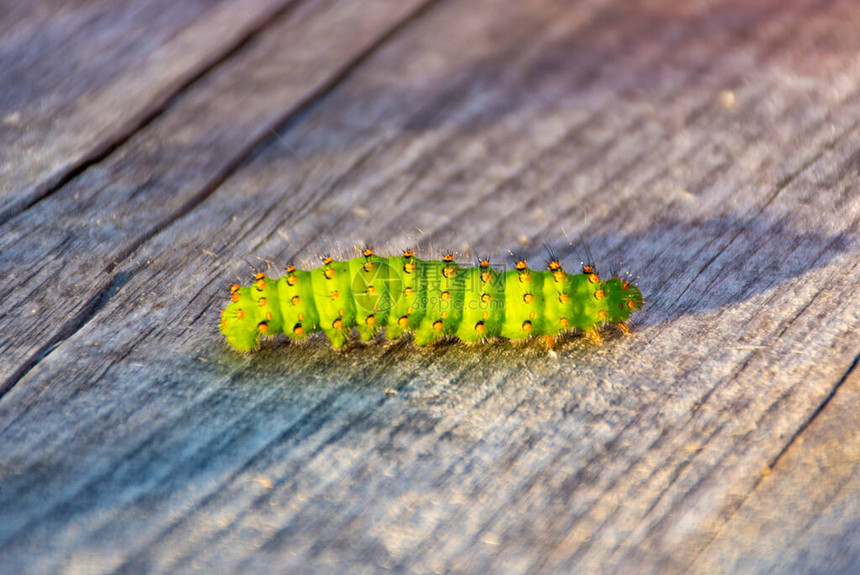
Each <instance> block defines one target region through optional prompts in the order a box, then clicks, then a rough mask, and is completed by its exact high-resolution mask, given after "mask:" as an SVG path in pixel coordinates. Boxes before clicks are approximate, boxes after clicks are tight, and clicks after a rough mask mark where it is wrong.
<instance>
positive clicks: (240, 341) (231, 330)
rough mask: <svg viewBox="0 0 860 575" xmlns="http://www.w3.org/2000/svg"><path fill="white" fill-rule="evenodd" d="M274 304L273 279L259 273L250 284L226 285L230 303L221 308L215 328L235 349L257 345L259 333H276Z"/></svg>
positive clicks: (277, 316)
mask: <svg viewBox="0 0 860 575" xmlns="http://www.w3.org/2000/svg"><path fill="white" fill-rule="evenodd" d="M277 308H278V292H277V288H276V287H275V282H274V280H272V279H271V278H267V277H266V276H265V274H263V273H259V274H257V275H255V276H254V283H253V284H252V285H251V286H249V287H239V286H238V285H234V286H233V287H231V288H230V303H229V304H227V307H226V308H225V309H224V311H222V312H221V323H220V324H219V325H218V328H219V329H220V330H221V333H223V334H224V337H226V338H227V341H228V342H229V343H230V344H231V345H232V346H233V347H235V348H236V349H238V350H239V351H253V350H255V349H257V347H259V342H260V338H261V337H266V336H269V335H273V334H276V333H280V331H281V329H282V326H281V318H280V314H279V313H278V311H277Z"/></svg>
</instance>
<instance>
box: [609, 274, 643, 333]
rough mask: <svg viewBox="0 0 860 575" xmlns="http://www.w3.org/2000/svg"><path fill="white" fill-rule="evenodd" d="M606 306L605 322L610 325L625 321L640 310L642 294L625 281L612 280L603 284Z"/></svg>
mask: <svg viewBox="0 0 860 575" xmlns="http://www.w3.org/2000/svg"><path fill="white" fill-rule="evenodd" d="M603 289H604V293H605V294H606V300H607V304H608V309H607V317H606V320H607V321H609V322H610V323H619V322H623V321H627V318H629V317H630V314H632V313H633V312H634V311H637V310H639V309H641V308H642V292H640V291H639V288H637V287H636V286H634V285H632V284H630V282H628V281H626V280H620V279H618V278H612V279H609V280H607V281H605V282H603Z"/></svg>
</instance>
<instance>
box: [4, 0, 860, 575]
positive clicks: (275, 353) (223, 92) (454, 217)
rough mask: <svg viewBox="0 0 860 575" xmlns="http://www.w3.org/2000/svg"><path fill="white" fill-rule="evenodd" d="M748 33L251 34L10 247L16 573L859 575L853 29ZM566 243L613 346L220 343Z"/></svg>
mask: <svg viewBox="0 0 860 575" xmlns="http://www.w3.org/2000/svg"><path fill="white" fill-rule="evenodd" d="M750 4H752V3H746V2H729V1H722V0H721V1H717V0H714V1H707V2H699V3H690V4H687V5H684V6H679V5H678V4H677V3H674V2H670V1H669V0H656V1H647V2H645V1H643V2H635V3H631V2H624V3H622V2H613V1H608V0H607V1H600V0H591V1H587V2H578V3H573V4H570V3H566V2H553V1H549V0H545V1H540V2H528V3H523V2H513V1H510V0H507V1H506V0H498V1H492V2H491V1H475V2H435V3H432V4H426V5H423V4H419V3H418V2H415V3H412V4H410V5H406V4H402V3H397V4H394V3H390V2H384V1H380V2H378V3H375V4H373V5H372V6H371V5H369V4H368V3H362V5H361V7H357V6H358V5H357V4H355V3H349V2H302V3H299V4H296V5H295V6H294V7H292V8H291V9H290V10H288V11H286V12H285V13H284V14H282V15H281V16H280V17H278V18H274V19H273V20H272V21H271V22H267V23H266V25H265V26H263V27H262V28H261V30H260V31H259V33H258V34H257V36H256V37H255V38H254V40H253V41H251V42H248V43H247V44H246V45H244V46H243V47H242V48H241V49H238V50H235V51H234V52H233V53H230V54H229V55H227V56H225V57H224V59H223V62H220V63H218V64H217V65H214V66H212V69H211V70H207V71H206V72H205V73H203V74H202V75H201V76H200V78H199V79H197V80H195V81H194V82H193V83H192V84H191V85H189V86H188V87H185V88H182V89H181V93H180V95H179V96H178V97H176V98H175V99H174V100H171V102H170V104H169V105H167V106H166V108H165V109H164V110H163V111H161V112H159V113H158V115H157V116H155V117H153V118H152V119H151V121H149V122H148V123H147V125H146V126H144V127H142V128H140V129H136V130H135V131H134V134H133V135H132V136H131V137H130V138H128V139H127V141H123V142H120V143H118V144H117V145H116V148H115V149H113V150H111V151H110V152H109V153H108V154H107V155H106V157H105V158H104V159H103V160H100V161H98V162H95V163H93V164H92V165H91V166H89V167H88V169H86V171H83V172H82V173H80V174H77V175H75V177H73V178H72V179H71V180H70V181H69V182H67V183H64V184H63V185H62V186H60V187H59V188H57V189H56V190H55V191H54V192H52V193H51V194H50V195H49V196H48V197H46V198H45V199H44V200H42V201H40V202H38V203H36V204H34V205H32V206H30V207H28V208H26V209H23V210H22V211H21V212H20V213H19V214H17V215H16V216H14V217H13V218H11V219H9V220H8V221H6V222H5V223H3V224H2V226H3V227H2V235H0V254H2V255H0V270H2V273H0V278H2V280H0V295H2V296H3V297H2V300H0V301H2V302H3V304H2V305H3V307H2V314H0V332H2V333H4V334H11V335H10V336H9V338H8V340H6V341H3V340H0V349H2V350H3V357H4V359H7V358H8V360H7V361H6V362H4V364H3V365H2V367H0V375H2V381H4V382H5V383H4V387H3V390H4V391H5V394H4V395H3V396H2V398H1V399H0V430H2V431H0V436H2V438H3V439H2V441H0V510H2V511H0V519H2V520H0V564H2V565H4V566H9V567H8V568H9V569H12V570H14V572H32V573H56V572H65V573H77V572H88V573H89V572H119V573H141V572H170V573H183V572H198V571H206V572H216V573H221V572H223V573H233V572H296V571H300V572H332V571H343V572H368V573H370V572H379V571H395V572H409V573H412V572H415V573H425V572H426V573H444V572H452V573H459V572H467V573H474V572H513V573H533V572H551V573H570V572H585V573H590V572H637V573H641V572H683V571H694V572H709V573H712V572H726V573H735V572H739V571H741V572H767V571H772V570H777V571H800V572H845V573H849V572H852V571H853V570H856V568H857V565H858V564H860V553H858V549H860V548H858V545H857V536H856V534H857V525H858V521H860V516H858V509H857V505H856V504H854V501H855V500H856V499H857V496H858V484H857V481H856V476H857V464H858V459H857V449H856V447H857V446H856V445H855V444H856V443H857V437H858V425H857V418H856V415H855V413H856V410H857V401H858V398H857V390H856V387H857V385H856V382H857V377H856V373H857V372H856V365H857V362H858V357H860V336H858V335H857V334H858V330H857V328H858V324H860V312H858V309H860V306H858V303H860V301H858V299H860V297H859V296H858V295H857V290H856V286H857V285H858V280H860V270H858V262H860V249H858V237H857V235H858V234H857V230H858V217H860V198H858V180H860V177H858V171H860V163H858V161H857V158H858V150H860V126H858V121H857V118H858V117H860V115H858V113H860V102H858V90H860V67H858V66H859V65H858V60H857V58H856V55H857V53H858V49H860V40H858V38H857V35H856V33H855V31H856V29H857V26H858V24H860V9H858V8H857V7H856V6H855V5H853V4H852V3H850V2H847V1H843V2H832V1H821V0H808V1H806V0H792V1H790V2H785V1H776V0H774V1H771V2H758V3H754V5H750ZM21 17H22V18H23V16H21ZM2 28H3V24H0V29H2ZM33 89H34V90H37V88H36V87H34V88H33ZM272 128H274V130H275V133H272V132H270V129H272ZM580 237H585V238H587V240H588V243H589V244H590V246H591V249H592V251H593V252H594V253H595V255H596V259H597V262H598V266H599V270H600V271H601V273H604V274H605V273H608V272H609V270H611V269H614V270H616V271H622V272H625V271H630V272H632V273H634V274H636V276H637V277H638V281H639V283H640V284H642V286H643V291H644V293H645V296H646V307H645V308H644V309H643V311H642V313H641V315H640V316H639V319H638V320H637V321H636V322H634V330H633V334H632V335H630V336H626V337H622V336H621V335H620V334H615V333H608V334H607V335H608V337H607V341H606V342H605V343H604V344H603V345H602V346H595V345H593V344H590V343H588V342H587V341H586V340H585V339H584V338H580V337H575V336H574V337H570V338H567V339H565V340H563V341H561V342H560V343H559V345H558V347H557V349H556V350H555V353H554V354H550V353H548V352H547V350H546V349H545V348H544V347H542V346H541V345H540V344H539V343H537V342H534V343H532V344H526V345H516V344H512V343H509V342H490V343H487V344H485V345H474V346H468V345H463V344H456V343H452V344H445V345H438V346H435V347H432V348H429V349H423V348H417V347H416V346H414V345H412V344H411V343H410V342H409V341H408V340H407V341H402V342H396V343H383V342H377V343H374V344H371V345H367V346H361V345H358V344H356V345H354V346H352V347H351V348H350V349H348V350H346V351H345V352H335V351H333V350H331V349H330V348H329V347H328V346H327V345H325V343H324V341H322V340H320V339H317V340H314V341H312V342H309V343H308V344H307V345H288V344H287V343H286V342H285V341H283V340H280V339H276V340H273V341H271V342H268V343H267V344H266V345H265V346H264V347H263V349H262V350H261V351H260V352H259V353H257V354H253V355H245V356H242V355H237V354H235V353H233V352H232V351H231V350H229V349H227V348H226V346H225V345H224V343H223V341H222V339H221V337H220V335H219V334H218V333H217V329H216V327H215V326H216V324H217V322H218V314H219V312H220V309H221V308H222V306H223V305H224V304H225V303H226V300H227V297H228V296H227V288H228V286H229V285H230V284H231V283H233V282H234V281H237V280H239V281H241V282H242V283H247V281H248V278H249V277H250V275H251V273H252V271H254V270H262V269H266V268H267V267H270V266H280V265H283V264H286V263H288V262H294V263H296V264H298V265H304V266H313V265H316V261H317V260H316V258H318V257H319V256H320V255H323V254H327V253H331V254H333V255H336V256H340V257H347V256H349V255H351V254H352V253H353V251H352V250H353V248H354V246H356V245H358V246H361V245H364V244H365V243H372V244H374V246H375V247H376V249H377V251H379V252H383V253H386V252H388V251H391V252H393V251H395V250H399V249H401V248H402V247H404V246H406V245H413V244H419V245H420V248H421V253H422V254H424V255H428V256H435V255H437V254H438V252H439V250H441V249H445V248H450V249H457V250H460V252H459V253H460V256H461V259H464V260H466V259H470V258H473V257H474V256H475V255H477V254H480V255H487V256H490V257H491V258H493V259H494V260H495V261H505V260H506V257H507V256H506V250H507V249H511V250H516V251H518V252H521V254H522V255H524V256H525V257H528V258H530V259H531V261H532V262H537V261H539V260H540V259H541V258H542V257H544V248H543V246H542V242H547V243H548V245H549V247H550V248H551V249H553V250H554V251H556V252H557V253H558V254H559V255H560V256H561V257H562V258H563V259H564V261H565V262H566V263H568V264H569V265H571V266H575V265H576V264H577V263H578V261H579V258H580V257H582V254H581V251H582V250H581V248H580V247H578V245H577V244H578V238H580ZM258 258H259V259H258ZM34 261H36V262H38V263H37V264H35V265H33V264H32V262H34ZM508 261H509V259H508ZM271 273H273V274H274V273H277V272H275V271H274V270H273V271H272V272H271ZM33 309H35V310H36V311H35V312H33V311H32V310H33Z"/></svg>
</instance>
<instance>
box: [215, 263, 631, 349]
mask: <svg viewBox="0 0 860 575" xmlns="http://www.w3.org/2000/svg"><path fill="white" fill-rule="evenodd" d="M641 307H642V294H641V293H640V291H639V290H638V289H637V288H636V287H635V286H633V285H630V284H629V283H628V282H626V281H622V280H620V279H618V278H612V279H609V280H606V281H601V280H600V278H599V277H598V275H597V274H596V273H594V270H593V268H592V267H591V266H584V267H583V273H578V274H570V273H568V272H566V271H565V270H564V269H563V268H562V266H561V265H560V264H559V263H558V262H557V261H552V262H550V264H549V269H547V270H544V271H537V270H533V269H530V268H529V267H528V266H527V265H526V262H525V261H519V262H517V264H516V266H515V267H514V269H510V270H497V269H494V268H493V267H491V266H490V263H489V261H488V260H481V261H480V262H479V265H478V266H476V267H462V266H460V265H458V264H457V263H456V262H455V261H454V259H453V257H451V256H450V255H446V256H445V257H444V258H443V259H441V260H421V259H419V258H416V257H415V256H414V254H413V252H412V251H411V250H407V251H406V252H404V254H403V255H401V256H392V257H387V258H386V257H380V256H377V255H375V254H373V252H372V251H371V250H369V249H368V250H365V251H364V253H363V254H362V255H361V256H359V257H356V258H352V259H350V260H348V261H335V260H333V259H331V258H325V259H324V260H323V265H322V266H320V267H318V268H315V269H313V270H310V271H303V270H297V269H296V268H295V267H293V266H290V267H288V268H287V273H286V274H285V275H284V276H282V277H281V278H279V279H274V278H270V277H267V276H265V274H262V273H259V274H257V275H256V276H255V277H254V282H253V284H252V285H251V286H247V287H240V286H238V285H234V286H233V287H232V288H231V299H230V303H229V304H228V305H227V307H226V309H224V311H223V312H222V313H221V323H220V326H219V327H220V330H221V332H222V333H223V334H224V335H225V337H226V338H227V341H228V342H229V343H230V345H232V346H233V347H234V348H236V349H237V350H240V351H251V350H254V349H256V348H257V347H258V345H259V341H260V338H262V337H267V336H271V335H275V334H278V333H285V334H286V335H287V336H289V337H290V338H293V339H303V338H305V337H307V336H309V335H310V334H312V333H316V332H319V331H321V332H323V333H324V334H325V335H326V336H327V337H328V339H329V340H330V341H331V344H332V346H334V347H341V346H342V345H343V344H345V343H346V342H347V341H348V340H349V335H350V333H351V332H352V330H353V329H355V330H356V331H357V332H358V333H359V336H360V337H361V339H363V340H371V339H373V338H374V337H376V336H377V334H378V333H379V332H380V330H383V329H384V330H385V333H386V335H387V336H388V337H389V338H391V339H397V338H399V337H401V336H402V335H403V334H404V333H406V332H411V333H412V334H413V337H414V340H415V343H417V344H418V345H427V344H430V343H433V342H434V341H438V340H440V339H443V338H450V337H456V338H458V339H460V340H462V341H466V342H479V341H484V340H487V339H491V338H495V337H503V338H508V339H522V338H526V337H532V336H540V335H542V336H546V337H547V338H548V341H551V340H552V339H553V338H554V337H555V336H557V335H559V334H562V333H564V332H567V331H570V330H572V329H580V330H582V331H586V332H591V333H592V334H594V337H595V339H596V340H598V341H599V332H598V331H597V327H598V326H601V325H603V324H606V323H611V324H615V325H618V326H619V327H620V328H621V329H623V330H624V331H627V326H626V324H625V323H624V322H626V321H627V319H628V318H629V317H630V314H632V313H633V312H635V311H636V310H638V309H640V308H641Z"/></svg>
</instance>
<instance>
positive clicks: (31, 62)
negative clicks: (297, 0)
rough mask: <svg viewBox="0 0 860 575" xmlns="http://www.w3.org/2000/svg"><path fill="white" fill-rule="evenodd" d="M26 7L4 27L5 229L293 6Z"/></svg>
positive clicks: (1, 175) (1, 147) (146, 2)
mask: <svg viewBox="0 0 860 575" xmlns="http://www.w3.org/2000/svg"><path fill="white" fill-rule="evenodd" d="M18 4H19V5H18V6H14V7H11V9H7V8H6V7H4V10H3V16H2V18H0V26H2V27H3V30H4V32H3V34H2V40H0V85H2V86H3V87H4V89H3V94H2V97H0V125H2V127H3V129H2V130H0V223H2V222H5V221H6V220H8V219H9V218H10V217H13V216H14V215H16V214H18V213H20V212H21V211H22V210H23V209H26V208H27V207H28V206H30V205H32V204H33V203H34V202H36V201H38V200H39V199H41V198H44V197H45V196H47V195H49V194H51V193H52V192H53V191H54V190H56V189H57V188H58V187H60V186H62V185H63V184H64V183H66V182H67V181H68V180H69V179H71V178H72V177H74V176H75V175H76V174H77V173H80V172H81V171H82V170H83V169H85V168H86V167H87V166H88V165H90V164H92V163H94V162H96V161H98V160H99V159H101V158H102V157H104V156H105V155H106V154H108V153H110V152H111V151H112V149H113V148H114V147H115V146H117V145H118V144H120V143H121V142H123V141H125V140H126V139H128V137H129V136H130V135H131V134H133V133H134V132H135V130H137V129H138V128H139V127H140V126H142V125H144V124H145V123H146V122H148V121H151V119H152V118H153V117H155V116H157V115H158V113H159V112H160V111H161V110H162V109H163V108H164V107H165V106H166V105H167V103H168V102H169V101H170V99H171V98H172V97H174V96H175V95H176V94H177V93H178V92H179V91H181V90H182V89H183V88H185V87H187V86H188V85H189V84H191V83H192V82H193V81H194V80H195V79H196V78H198V77H199V76H200V75H201V74H203V73H205V72H206V70H208V69H209V68H211V67H212V66H213V65H215V64H216V63H217V62H219V61H220V60H222V59H223V58H225V57H226V56H228V55H229V54H230V53H232V52H233V51H234V50H236V49H237V47H238V46H240V45H241V44H242V43H243V42H245V41H247V40H248V39H249V38H250V37H252V36H253V35H254V34H255V33H256V32H257V31H258V30H259V29H260V28H261V27H262V26H264V25H265V24H266V23H267V22H268V21H269V20H270V19H271V18H273V17H274V16H276V15H277V14H278V13H280V12H283V11H284V9H285V7H286V6H288V5H289V2H286V1H285V0H250V1H219V2H204V1H200V0H192V1H188V2H173V1H170V0H122V1H120V2H104V1H99V2H72V3H69V2H63V3H62V6H61V7H59V6H56V5H55V4H57V3H56V2H49V1H47V0H43V1H40V2H21V3H18ZM144 23H145V25H142V24H144Z"/></svg>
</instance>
